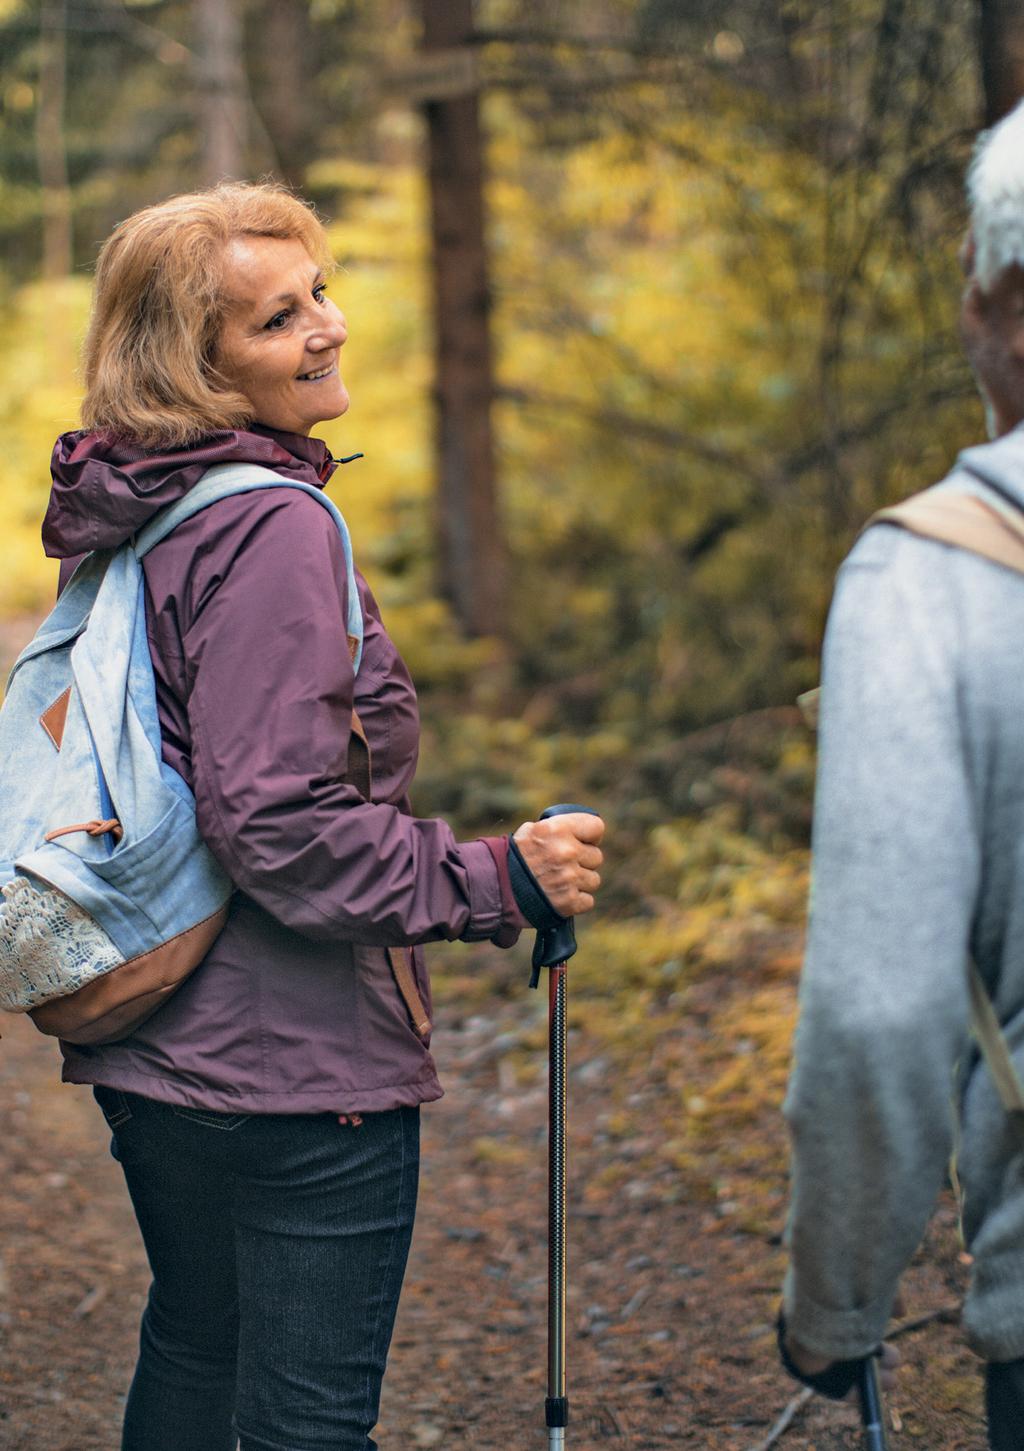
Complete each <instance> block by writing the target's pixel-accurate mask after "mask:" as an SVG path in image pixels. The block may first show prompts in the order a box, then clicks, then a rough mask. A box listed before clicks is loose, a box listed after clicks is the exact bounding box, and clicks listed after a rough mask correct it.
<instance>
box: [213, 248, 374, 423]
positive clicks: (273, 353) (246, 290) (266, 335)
mask: <svg viewBox="0 0 1024 1451" xmlns="http://www.w3.org/2000/svg"><path fill="white" fill-rule="evenodd" d="M326 287H327V284H326V280H325V278H324V275H323V273H322V271H321V270H320V268H319V267H318V266H317V264H316V263H315V262H314V261H313V259H312V257H310V255H309V253H308V252H307V251H306V249H305V247H304V246H303V245H302V243H301V242H300V241H298V240H296V239H294V238H283V237H248V236H247V237H235V238H234V239H233V240H232V241H231V242H229V243H228V246H227V249H226V251H225V254H224V291H225V293H226V295H227V299H228V305H227V309H226V312H225V317H224V325H223V328H222V329H221V335H220V338H219V340H218V344H217V351H216V356H215V358H214V362H215V364H216V367H217V371H218V373H220V375H221V376H222V377H223V378H224V380H225V381H226V382H227V383H228V384H230V386H231V387H232V388H237V389H238V391H239V392H240V393H244V394H245V396H246V397H247V398H248V399H249V402H250V403H251V404H252V408H253V415H254V418H255V421H256V422H257V423H262V424H264V425H265V426H266V427H268V428H278V429H281V430H282V431H284V432H287V433H302V434H308V433H309V431H310V429H311V428H312V427H313V426H314V424H317V423H322V422H323V421H324V420H325V419H327V418H337V417H338V416H339V415H340V414H342V413H344V412H345V410H346V409H347V408H348V393H347V391H346V389H345V385H344V383H343V382H342V381H341V377H340V375H339V372H338V353H339V351H340V349H341V346H342V344H343V343H344V342H345V339H346V338H347V336H348V332H347V329H346V327H345V319H344V318H343V317H342V315H341V313H340V312H339V311H338V309H337V308H336V307H335V305H334V303H333V302H331V300H330V298H328V297H327V295H326Z"/></svg>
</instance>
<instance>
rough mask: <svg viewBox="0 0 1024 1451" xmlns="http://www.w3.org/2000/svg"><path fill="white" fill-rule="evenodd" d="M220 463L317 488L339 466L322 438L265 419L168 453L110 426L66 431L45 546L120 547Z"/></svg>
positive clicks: (55, 464)
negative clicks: (119, 435) (260, 469)
mask: <svg viewBox="0 0 1024 1451" xmlns="http://www.w3.org/2000/svg"><path fill="white" fill-rule="evenodd" d="M221 463H253V464H262V465H263V466H264V467H265V468H271V469H275V470H276V471H277V472H278V473H280V474H283V475H284V476H285V477H286V478H289V479H298V480H300V481H301V482H302V483H306V484H313V485H315V486H317V487H319V488H322V487H323V486H324V484H326V483H327V481H328V479H329V478H330V477H331V475H332V473H333V472H334V469H335V460H334V459H332V458H331V455H330V453H329V452H328V449H327V445H326V444H325V443H323V442H322V441H321V440H320V439H318V438H306V437H305V436H304V435H302V434H299V433H280V432H278V431H277V430H275V429H271V428H264V427H262V425H260V424H252V425H251V426H250V427H249V428H247V429H231V430H225V431H223V432H220V433H213V434H210V435H209V436H208V437H207V438H204V439H202V440H201V441H200V442H199V443H197V444H194V445H192V446H191V447H186V448H177V449H167V450H166V451H165V452H163V453H154V452H147V451H146V450H144V449H142V448H139V447H138V446H136V445H133V444H131V443H128V442H125V441H124V440H122V439H116V438H114V437H112V436H111V435H110V434H106V433H87V432H85V431H82V430H79V431H76V432H73V433H63V434H61V436H60V438H58V439H57V442H56V443H55V444H54V448H53V458H52V459H51V462H50V472H51V474H52V476H53V487H52V489H51V491H50V502H49V505H48V507H47V510H46V516H45V518H44V519H43V548H44V550H45V551H46V553H47V554H48V555H49V556H50V557H51V558H55V559H72V558H75V557H77V556H80V555H82V554H88V553H89V552H90V550H93V549H116V548H117V546H118V545H120V544H123V543H124V542H125V540H126V539H130V538H131V536H132V535H133V534H134V533H135V532H136V531H137V530H138V529H141V527H142V526H143V524H145V523H146V522H147V521H148V520H149V519H151V518H152V517H153V515H154V514H156V513H157V512H158V511H159V510H160V509H162V508H164V507H165V506H166V505H167V504H173V503H174V502H175V501H176V500H178V499H180V498H181V496H182V495H183V494H186V493H188V491H189V489H191V488H193V487H194V486H195V485H196V484H197V483H198V482H199V480H200V479H201V478H202V476H203V474H204V473H205V472H206V470H207V469H208V468H211V467H212V466H213V465H214V464H221Z"/></svg>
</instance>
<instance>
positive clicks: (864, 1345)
mask: <svg viewBox="0 0 1024 1451" xmlns="http://www.w3.org/2000/svg"><path fill="white" fill-rule="evenodd" d="M895 1298H896V1286H895V1285H894V1286H893V1288H892V1289H891V1290H890V1291H889V1292H888V1293H887V1294H886V1295H885V1296H884V1297H882V1298H881V1299H878V1300H875V1301H873V1302H872V1304H870V1305H863V1306H860V1307H859V1308H857V1309H855V1310H831V1309H827V1308H826V1307H825V1306H824V1305H815V1304H814V1303H813V1302H811V1301H809V1300H808V1299H807V1298H806V1296H804V1295H802V1294H801V1293H800V1291H799V1287H798V1285H797V1278H796V1274H795V1272H794V1270H793V1266H792V1265H790V1267H789V1269H788V1270H787V1272H786V1282H785V1285H784V1287H783V1293H782V1304H783V1314H784V1315H785V1317H786V1329H787V1331H788V1332H789V1334H790V1335H791V1336H792V1337H793V1339H794V1340H796V1341H798V1342H799V1344H800V1345H804V1346H806V1347H807V1349H808V1350H811V1351H813V1352H814V1353H815V1354H816V1355H821V1356H827V1357H828V1358H829V1359H830V1360H863V1358H864V1357H865V1356H867V1355H870V1354H871V1353H872V1352H873V1351H874V1350H875V1349H876V1347H877V1346H878V1345H879V1343H880V1342H881V1341H882V1340H883V1339H884V1338H885V1327H886V1326H887V1325H888V1323H889V1317H890V1315H891V1313H892V1303H893V1300H894V1299H895Z"/></svg>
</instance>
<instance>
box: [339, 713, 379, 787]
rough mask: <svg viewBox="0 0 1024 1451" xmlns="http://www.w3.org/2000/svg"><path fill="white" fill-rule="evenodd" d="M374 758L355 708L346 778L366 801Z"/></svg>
mask: <svg viewBox="0 0 1024 1451" xmlns="http://www.w3.org/2000/svg"><path fill="white" fill-rule="evenodd" d="M372 769H373V757H372V755H371V754H370V742H369V741H368V740H367V739H366V732H365V731H364V730H363V723H362V721H361V720H360V719H359V713H358V711H356V709H355V707H353V709H352V734H351V735H350V736H349V740H348V770H347V771H346V773H345V774H346V776H347V778H348V780H349V782H350V783H351V785H353V786H354V787H355V788H356V790H357V791H358V792H359V794H360V796H361V797H362V798H363V800H364V801H369V799H370V787H371V784H372Z"/></svg>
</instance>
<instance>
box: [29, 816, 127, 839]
mask: <svg viewBox="0 0 1024 1451" xmlns="http://www.w3.org/2000/svg"><path fill="white" fill-rule="evenodd" d="M75 831H87V832H88V833H89V835H90V836H106V835H107V833H108V832H109V833H110V835H111V836H112V837H113V838H114V840H115V841H120V840H121V838H122V836H124V827H123V826H122V825H121V823H120V822H119V821H118V819H117V817H116V816H111V817H110V818H109V819H108V820H107V821H79V822H78V823H77V824H76V825H75V826H58V827H57V828H56V829H55V830H54V831H48V832H47V833H46V835H45V836H44V837H43V840H44V841H56V840H57V838H58V836H70V835H71V834H72V832H75Z"/></svg>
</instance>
